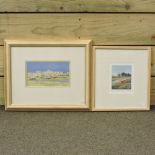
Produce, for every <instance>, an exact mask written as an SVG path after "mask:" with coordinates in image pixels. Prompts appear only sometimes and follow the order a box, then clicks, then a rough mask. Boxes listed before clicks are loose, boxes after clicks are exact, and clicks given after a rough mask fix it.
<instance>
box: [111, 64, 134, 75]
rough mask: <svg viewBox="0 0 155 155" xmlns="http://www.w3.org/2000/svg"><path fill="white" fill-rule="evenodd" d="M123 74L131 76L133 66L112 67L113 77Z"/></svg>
mask: <svg viewBox="0 0 155 155" xmlns="http://www.w3.org/2000/svg"><path fill="white" fill-rule="evenodd" d="M122 72H124V73H130V74H131V72H132V66H131V65H112V75H118V74H120V73H122Z"/></svg>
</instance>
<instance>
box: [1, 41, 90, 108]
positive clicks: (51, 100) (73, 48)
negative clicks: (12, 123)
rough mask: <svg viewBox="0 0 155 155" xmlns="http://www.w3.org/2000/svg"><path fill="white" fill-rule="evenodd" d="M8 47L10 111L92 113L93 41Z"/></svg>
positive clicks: (18, 43)
mask: <svg viewBox="0 0 155 155" xmlns="http://www.w3.org/2000/svg"><path fill="white" fill-rule="evenodd" d="M4 43H5V54H4V60H5V66H4V68H5V69H4V72H5V73H4V75H5V81H4V83H5V84H4V90H5V92H4V95H5V110H6V111H52V110H56V111H61V110H89V108H90V96H89V95H90V76H89V75H90V51H91V41H90V40H80V41H79V40H75V41H52V40H48V41H43V40H24V39H14V40H13V39H12V40H5V41H4ZM51 68H52V69H51ZM74 101H75V102H74Z"/></svg>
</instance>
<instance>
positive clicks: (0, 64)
mask: <svg viewBox="0 0 155 155" xmlns="http://www.w3.org/2000/svg"><path fill="white" fill-rule="evenodd" d="M151 58H152V60H151V75H152V76H155V46H152V57H151ZM0 76H4V46H0Z"/></svg>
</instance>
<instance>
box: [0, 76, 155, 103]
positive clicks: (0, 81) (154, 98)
mask: <svg viewBox="0 0 155 155" xmlns="http://www.w3.org/2000/svg"><path fill="white" fill-rule="evenodd" d="M0 105H4V77H0ZM151 105H155V77H152V78H151Z"/></svg>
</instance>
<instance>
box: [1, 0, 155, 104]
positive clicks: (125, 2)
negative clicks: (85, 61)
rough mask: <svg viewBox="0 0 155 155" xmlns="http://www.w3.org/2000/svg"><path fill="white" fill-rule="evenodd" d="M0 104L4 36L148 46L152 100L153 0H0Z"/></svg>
mask: <svg viewBox="0 0 155 155" xmlns="http://www.w3.org/2000/svg"><path fill="white" fill-rule="evenodd" d="M0 4H1V5H0V104H4V90H3V81H4V78H5V77H4V63H3V62H4V60H3V54H4V46H3V45H4V42H3V40H4V39H5V38H15V37H16V38H17V37H19V38H21V37H22V38H23V37H24V38H52V39H68V40H72V39H77V40H79V39H92V40H93V45H111V46H112V45H120V46H121V45H124V46H140V45H142V46H144V45H146V46H151V47H152V73H151V104H154V103H155V0H147V1H146V0H39V1H36V0H20V1H19V0H0Z"/></svg>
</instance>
